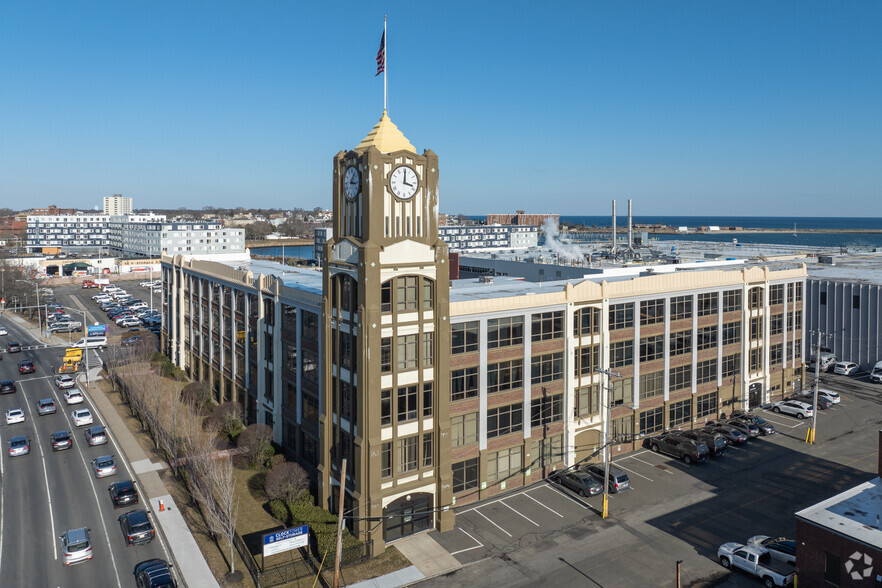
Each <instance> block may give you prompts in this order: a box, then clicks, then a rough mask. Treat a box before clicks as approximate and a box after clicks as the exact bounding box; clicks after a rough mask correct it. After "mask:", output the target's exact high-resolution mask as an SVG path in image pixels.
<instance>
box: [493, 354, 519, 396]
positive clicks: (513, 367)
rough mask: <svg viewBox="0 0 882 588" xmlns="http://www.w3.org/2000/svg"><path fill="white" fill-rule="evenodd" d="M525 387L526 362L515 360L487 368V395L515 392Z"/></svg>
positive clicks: (494, 364)
mask: <svg viewBox="0 0 882 588" xmlns="http://www.w3.org/2000/svg"><path fill="white" fill-rule="evenodd" d="M523 385H524V360H522V359H513V360H511V361H501V362H499V363H492V364H490V365H488V366H487V393H488V394H492V393H494V392H501V391H503V390H514V389H516V388H522V387H523Z"/></svg>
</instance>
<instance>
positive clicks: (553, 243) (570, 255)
mask: <svg viewBox="0 0 882 588" xmlns="http://www.w3.org/2000/svg"><path fill="white" fill-rule="evenodd" d="M542 232H543V233H545V246H546V247H548V248H549V249H551V250H552V251H554V252H555V253H556V254H557V255H558V257H560V259H561V261H582V260H583V259H584V258H585V256H584V254H583V253H582V249H581V248H580V247H579V246H578V245H576V244H575V243H564V242H562V241H561V240H560V231H559V230H558V228H557V221H556V220H554V218H552V217H546V219H545V222H543V223H542Z"/></svg>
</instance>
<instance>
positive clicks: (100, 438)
mask: <svg viewBox="0 0 882 588" xmlns="http://www.w3.org/2000/svg"><path fill="white" fill-rule="evenodd" d="M86 442H87V443H88V444H89V446H90V447H92V446H95V445H104V444H105V443H107V431H106V430H105V429H104V427H102V426H101V425H95V426H94V427H89V428H88V429H86Z"/></svg>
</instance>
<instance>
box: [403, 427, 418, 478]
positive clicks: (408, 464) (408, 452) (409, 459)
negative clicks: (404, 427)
mask: <svg viewBox="0 0 882 588" xmlns="http://www.w3.org/2000/svg"><path fill="white" fill-rule="evenodd" d="M418 445H419V435H414V436H413V437H405V438H404V439H399V440H398V473H399V474H403V473H406V472H412V471H414V470H416V469H417V464H418V463H419V461H418V459H419V458H418V455H419V454H418V453H417V451H418V450H419V448H418Z"/></svg>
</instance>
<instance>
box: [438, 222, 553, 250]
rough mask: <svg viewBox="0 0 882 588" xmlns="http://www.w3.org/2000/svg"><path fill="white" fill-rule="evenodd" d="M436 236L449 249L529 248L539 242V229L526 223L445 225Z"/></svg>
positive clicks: (439, 228)
mask: <svg viewBox="0 0 882 588" xmlns="http://www.w3.org/2000/svg"><path fill="white" fill-rule="evenodd" d="M438 236H439V237H441V240H442V241H444V242H445V243H447V247H448V248H449V249H450V251H458V252H462V251H492V250H500V249H529V248H530V247H535V246H536V245H538V243H539V229H538V228H537V227H533V226H526V225H478V226H462V225H447V226H440V227H438Z"/></svg>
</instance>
